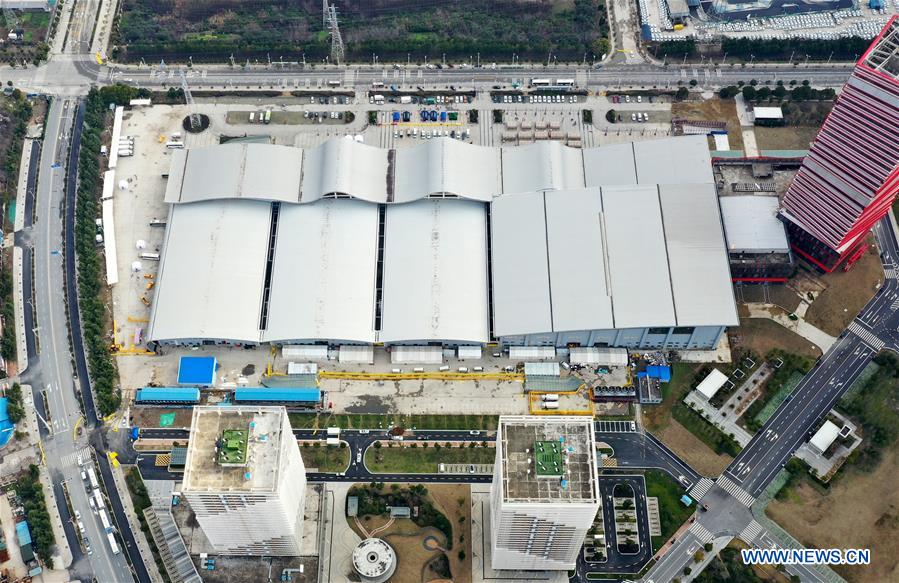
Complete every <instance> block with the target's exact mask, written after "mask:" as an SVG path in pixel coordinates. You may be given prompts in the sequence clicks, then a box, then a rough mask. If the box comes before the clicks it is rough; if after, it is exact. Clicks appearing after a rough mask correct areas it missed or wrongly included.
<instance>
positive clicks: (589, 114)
mask: <svg viewBox="0 0 899 583" xmlns="http://www.w3.org/2000/svg"><path fill="white" fill-rule="evenodd" d="M582 113H583V119H584V123H593V110H592V109H585V110H583V112H582Z"/></svg>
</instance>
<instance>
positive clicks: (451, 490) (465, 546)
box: [428, 484, 471, 583]
mask: <svg viewBox="0 0 899 583" xmlns="http://www.w3.org/2000/svg"><path fill="white" fill-rule="evenodd" d="M428 492H430V494H431V499H432V500H433V501H434V504H435V505H436V506H437V507H438V508H439V509H440V510H442V511H443V513H444V514H445V515H446V517H447V518H448V519H449V521H450V524H452V525H453V537H455V540H454V541H453V550H452V551H450V553H449V560H450V569H451V570H452V573H453V582H454V583H471V488H470V486H468V485H467V484H445V485H439V486H438V485H436V484H435V485H430V486H428ZM460 501H461V504H460ZM460 519H461V520H462V522H459V521H460ZM460 550H461V551H463V552H464V553H465V554H464V555H462V556H464V557H465V558H464V559H460V558H459V551H460Z"/></svg>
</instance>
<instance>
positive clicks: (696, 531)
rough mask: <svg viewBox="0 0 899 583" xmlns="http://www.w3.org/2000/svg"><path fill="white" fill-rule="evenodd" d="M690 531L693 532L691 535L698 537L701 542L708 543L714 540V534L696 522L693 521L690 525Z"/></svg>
mask: <svg viewBox="0 0 899 583" xmlns="http://www.w3.org/2000/svg"><path fill="white" fill-rule="evenodd" d="M690 532H691V533H693V536H695V537H696V538H698V539H699V540H700V542H702V544H706V543H710V542H712V541H713V540H715V535H713V534H712V533H711V532H709V529H707V528H706V527H704V526H703V525H701V524H699V523H698V522H694V523H693V526H691V527H690Z"/></svg>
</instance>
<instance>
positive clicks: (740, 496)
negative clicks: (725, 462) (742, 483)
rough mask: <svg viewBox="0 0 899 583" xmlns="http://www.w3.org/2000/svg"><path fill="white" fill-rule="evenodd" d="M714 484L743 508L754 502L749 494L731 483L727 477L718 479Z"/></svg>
mask: <svg viewBox="0 0 899 583" xmlns="http://www.w3.org/2000/svg"><path fill="white" fill-rule="evenodd" d="M715 483H716V484H718V485H719V486H721V487H722V488H723V489H724V490H725V491H726V492H727V493H728V494H730V495H731V496H733V497H734V498H736V499H737V501H738V502H739V503H740V504H742V505H743V506H746V507H749V506H752V503H753V502H755V498H753V497H752V495H751V494H750V493H749V492H747V491H746V490H744V489H743V488H741V487H739V486H737V485H736V484H734V483H733V482H731V481H730V479H729V478H728V477H727V476H721V477H719V478H718V480H717V481H716V482H715Z"/></svg>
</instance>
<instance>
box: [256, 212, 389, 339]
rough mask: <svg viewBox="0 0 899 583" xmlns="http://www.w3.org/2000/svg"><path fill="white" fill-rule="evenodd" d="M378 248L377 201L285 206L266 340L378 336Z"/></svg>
mask: <svg viewBox="0 0 899 583" xmlns="http://www.w3.org/2000/svg"><path fill="white" fill-rule="evenodd" d="M377 253H378V207H377V206H375V205H373V204H369V203H366V202H364V201H360V200H348V199H340V200H334V199H330V200H322V201H319V202H318V203H316V204H304V205H282V206H281V210H280V215H279V218H278V238H277V242H276V244H275V258H274V270H273V275H272V282H271V299H270V304H269V310H268V325H267V329H266V331H265V333H264V335H263V336H264V339H265V340H266V341H269V342H288V341H298V342H299V341H322V340H332V339H333V340H343V341H349V342H374V341H375V340H376V338H375V330H374V319H375V267H376V265H377Z"/></svg>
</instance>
